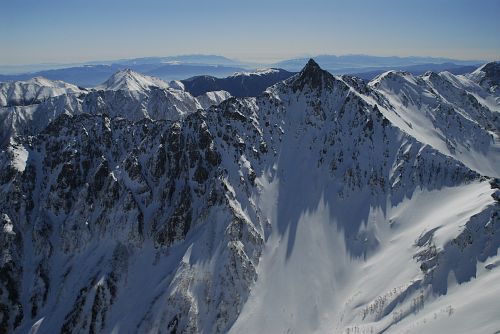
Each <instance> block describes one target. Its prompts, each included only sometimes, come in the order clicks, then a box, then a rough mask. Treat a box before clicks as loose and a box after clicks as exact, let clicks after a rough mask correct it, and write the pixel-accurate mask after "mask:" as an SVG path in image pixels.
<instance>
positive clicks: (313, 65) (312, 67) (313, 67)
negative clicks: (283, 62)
mask: <svg viewBox="0 0 500 334" xmlns="http://www.w3.org/2000/svg"><path fill="white" fill-rule="evenodd" d="M304 70H309V71H311V70H312V71H316V70H321V67H320V66H319V65H318V63H317V62H316V61H315V60H314V59H312V58H310V59H309V61H308V62H307V64H306V66H304V68H303V69H302V71H304Z"/></svg>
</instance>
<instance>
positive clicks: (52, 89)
mask: <svg viewBox="0 0 500 334" xmlns="http://www.w3.org/2000/svg"><path fill="white" fill-rule="evenodd" d="M82 91H83V90H82V89H80V88H78V87H77V86H75V85H72V84H68V83H65V82H63V81H52V80H48V79H45V78H42V77H36V78H33V79H31V80H27V81H15V82H3V83H0V107H7V106H25V105H30V104H35V103H40V102H42V101H45V100H47V99H49V98H51V97H54V96H58V95H63V94H78V93H82Z"/></svg>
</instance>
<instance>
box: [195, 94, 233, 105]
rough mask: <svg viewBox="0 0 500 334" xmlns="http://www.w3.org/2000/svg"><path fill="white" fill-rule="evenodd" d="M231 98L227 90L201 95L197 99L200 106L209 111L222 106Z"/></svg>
mask: <svg viewBox="0 0 500 334" xmlns="http://www.w3.org/2000/svg"><path fill="white" fill-rule="evenodd" d="M230 97H231V94H229V93H228V92H226V91H225V90H219V91H214V92H206V93H205V94H202V95H199V96H197V97H196V100H197V101H198V103H199V104H200V107H201V108H203V109H207V108H209V107H211V106H216V105H218V104H220V103H221V102H222V101H225V100H227V99H228V98H230Z"/></svg>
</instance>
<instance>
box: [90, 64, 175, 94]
mask: <svg viewBox="0 0 500 334" xmlns="http://www.w3.org/2000/svg"><path fill="white" fill-rule="evenodd" d="M151 87H158V88H163V89H166V88H168V87H169V86H168V84H167V83H166V82H164V81H163V80H161V79H159V78H155V77H150V76H148V75H144V74H141V73H138V72H136V71H134V70H131V69H130V68H127V69H123V70H119V71H118V72H115V73H114V74H113V75H112V76H111V77H110V78H109V79H108V80H107V81H106V82H105V83H103V84H102V85H99V86H97V87H96V89H102V90H129V91H142V90H149V89H150V88H151Z"/></svg>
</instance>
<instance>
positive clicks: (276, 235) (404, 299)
mask: <svg viewBox="0 0 500 334" xmlns="http://www.w3.org/2000/svg"><path fill="white" fill-rule="evenodd" d="M263 182H264V183H266V182H267V180H263ZM275 182H279V180H274V181H273V183H275ZM266 185H267V186H266V187H265V188H264V189H263V194H262V196H263V197H264V198H266V201H267V200H268V199H271V203H274V205H272V204H271V207H270V208H269V210H270V211H269V214H270V216H271V218H272V217H273V216H274V217H275V218H276V217H277V216H278V217H279V214H277V212H278V208H277V206H276V204H277V203H278V202H279V203H282V202H292V203H295V205H300V204H297V199H296V198H295V196H294V195H293V194H287V193H285V194H281V193H279V194H277V193H276V186H275V185H273V184H272V183H271V184H267V183H266ZM302 190H303V191H310V190H311V189H310V188H309V187H307V188H306V189H302ZM492 192H493V191H492V190H491V189H490V187H489V185H488V184H487V183H484V182H480V183H473V184H469V185H465V186H459V187H452V188H445V189H442V190H439V191H430V192H429V191H420V190H418V191H415V192H414V193H413V194H412V196H411V199H405V200H404V201H403V202H401V203H399V204H398V205H394V206H392V205H388V206H386V207H376V206H370V207H366V208H363V209H366V210H367V211H368V212H367V213H366V214H360V213H361V212H363V211H364V210H356V209H359V208H360V207H362V205H360V203H359V202H358V201H357V200H356V201H353V202H352V203H342V205H338V204H340V203H329V202H328V200H326V199H325V198H323V197H322V198H321V199H320V201H319V202H318V203H317V206H313V207H311V208H310V209H308V210H304V211H303V212H302V213H301V215H300V217H299V219H298V221H297V223H296V224H297V226H296V227H294V229H295V231H294V232H293V235H292V231H291V228H290V229H287V230H285V231H283V233H280V232H279V229H278V228H277V227H278V224H280V222H279V221H273V220H271V221H272V225H273V231H274V232H273V234H271V236H270V237H269V239H268V241H267V242H266V246H265V248H264V250H263V254H264V255H263V257H262V260H261V262H260V264H259V267H258V268H257V275H258V277H259V278H258V279H257V283H256V285H255V287H254V288H253V289H252V292H251V293H250V297H249V300H248V302H247V303H246V304H245V306H244V308H243V310H242V313H241V314H240V316H239V318H238V320H237V321H236V323H235V325H234V326H233V327H232V330H231V332H233V333H262V332H271V333H329V332H334V333H357V332H359V333H380V332H384V331H386V332H396V333H399V332H410V333H422V332H426V333H433V332H453V333H490V332H494V331H495V330H496V329H497V328H498V325H499V324H498V322H497V321H496V320H497V316H498V313H497V311H496V310H498V309H499V308H500V301H499V299H498V296H499V295H498V293H499V292H500V290H498V289H496V288H495V286H494V285H493V286H490V284H492V282H493V281H494V280H495V279H498V278H499V277H500V271H499V270H491V269H490V270H488V269H485V267H486V266H487V263H489V261H488V262H487V263H484V262H483V263H477V264H476V263H475V262H474V269H475V270H476V266H477V272H476V274H475V275H477V276H476V277H475V278H474V277H473V275H472V273H471V275H470V276H469V277H468V280H467V281H465V282H462V284H463V285H458V284H457V280H456V278H455V275H454V272H453V271H452V270H450V271H449V274H448V281H447V283H448V285H447V289H448V293H447V294H446V295H441V294H439V293H433V292H432V291H431V290H430V287H428V286H425V285H424V284H422V281H423V279H424V274H423V273H422V271H421V270H420V269H419V264H418V263H417V261H416V260H415V258H414V257H415V254H416V253H417V252H418V250H419V247H418V246H417V244H416V242H417V240H418V239H419V237H421V236H422V235H423V234H424V233H426V232H430V231H435V232H434V236H433V240H434V243H435V245H436V247H437V248H438V249H442V248H443V247H444V246H445V245H446V243H449V242H452V241H453V239H454V238H455V237H456V236H457V235H458V234H459V233H460V232H461V231H462V230H463V229H464V228H463V226H465V224H466V223H467V221H468V220H469V219H470V217H471V216H473V215H475V214H478V213H481V212H482V211H484V210H486V208H487V207H488V206H493V205H494V201H493V199H492V198H491V196H490V195H491V193H492ZM325 197H326V196H325ZM444 199H445V200H444ZM298 201H299V202H300V200H298ZM342 216H344V217H346V216H347V217H349V218H348V219H350V220H351V222H354V221H360V222H361V226H362V228H361V230H364V231H366V233H367V234H368V235H369V234H370V233H374V234H375V238H376V247H374V249H373V250H372V251H370V252H369V253H367V254H365V255H364V256H360V257H357V256H353V254H350V252H349V250H348V246H347V245H346V243H348V242H349V240H346V235H345V234H346V231H343V230H339V225H340V226H341V225H343V224H342V222H339V219H341V218H339V217H342ZM284 219H288V218H287V217H285V218H284ZM344 219H345V218H344ZM360 239H361V240H359V242H361V243H368V244H369V243H370V242H372V241H371V240H370V238H369V237H366V236H362V237H361V238H360ZM290 244H293V249H292V250H291V251H290V250H289V249H288V248H289V247H290ZM467 260H468V259H467V258H464V259H460V261H467ZM493 261H494V260H493ZM469 279H470V281H469ZM491 288H493V290H492V289H491ZM486 291H490V293H491V294H492V295H493V296H496V297H493V296H488V295H489V293H486ZM485 297H486V298H485ZM471 300H472V302H470V303H469V301H471ZM391 304H392V305H391ZM478 310H483V311H478ZM476 316H477V317H476Z"/></svg>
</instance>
